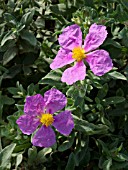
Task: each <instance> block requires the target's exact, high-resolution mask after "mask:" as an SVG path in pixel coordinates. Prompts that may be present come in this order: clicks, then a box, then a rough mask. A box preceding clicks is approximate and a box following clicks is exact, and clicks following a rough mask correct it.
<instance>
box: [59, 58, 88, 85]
mask: <svg viewBox="0 0 128 170" xmlns="http://www.w3.org/2000/svg"><path fill="white" fill-rule="evenodd" d="M85 75H86V67H85V64H84V63H83V61H80V62H77V63H76V65H74V66H73V67H71V68H68V69H66V70H65V71H64V72H63V75H62V78H61V81H62V82H66V83H67V84H68V85H71V84H73V83H75V82H76V81H78V80H84V79H85Z"/></svg>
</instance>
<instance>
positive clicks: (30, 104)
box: [24, 94, 45, 116]
mask: <svg viewBox="0 0 128 170" xmlns="http://www.w3.org/2000/svg"><path fill="white" fill-rule="evenodd" d="M44 105H45V103H44V99H43V97H42V96H41V95H40V94H36V95H34V96H28V97H27V98H26V102H25V105H24V113H26V114H28V115H35V116H36V115H39V114H41V113H42V112H43V110H44Z"/></svg>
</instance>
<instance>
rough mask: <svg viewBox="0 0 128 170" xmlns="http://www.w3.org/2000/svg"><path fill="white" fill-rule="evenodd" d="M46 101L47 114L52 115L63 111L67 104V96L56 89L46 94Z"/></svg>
mask: <svg viewBox="0 0 128 170" xmlns="http://www.w3.org/2000/svg"><path fill="white" fill-rule="evenodd" d="M44 101H45V103H46V112H47V113H51V114H53V113H55V112H57V111H58V110H61V109H63V108H64V106H65V105H66V103H67V99H66V97H65V95H64V94H63V93H61V92H60V91H59V90H57V89H54V88H53V89H51V90H48V91H47V92H45V94H44Z"/></svg>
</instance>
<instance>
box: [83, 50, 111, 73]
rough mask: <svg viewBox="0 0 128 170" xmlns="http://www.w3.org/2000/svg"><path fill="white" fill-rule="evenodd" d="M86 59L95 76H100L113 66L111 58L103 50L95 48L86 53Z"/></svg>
mask: <svg viewBox="0 0 128 170" xmlns="http://www.w3.org/2000/svg"><path fill="white" fill-rule="evenodd" d="M86 56H87V58H86V61H87V62H88V63H89V65H90V69H91V70H92V71H93V73H94V74H95V75H97V76H102V75H104V74H105V73H107V72H108V71H110V70H111V69H112V67H113V63H112V59H111V58H110V56H109V53H108V52H107V51H105V50H96V51H93V52H91V53H89V54H87V55H86Z"/></svg>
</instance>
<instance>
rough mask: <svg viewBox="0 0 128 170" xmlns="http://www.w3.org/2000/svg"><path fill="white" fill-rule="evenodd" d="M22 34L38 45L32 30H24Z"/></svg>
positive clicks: (31, 42) (32, 43)
mask: <svg viewBox="0 0 128 170" xmlns="http://www.w3.org/2000/svg"><path fill="white" fill-rule="evenodd" d="M20 36H21V38H22V39H24V40H26V41H27V42H29V43H30V44H31V45H33V46H36V44H37V40H36V38H35V36H34V34H33V33H32V32H29V31H28V30H22V31H21V32H20Z"/></svg>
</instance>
